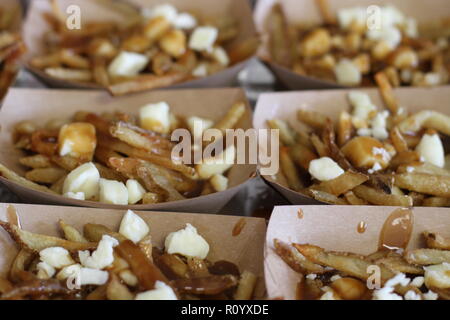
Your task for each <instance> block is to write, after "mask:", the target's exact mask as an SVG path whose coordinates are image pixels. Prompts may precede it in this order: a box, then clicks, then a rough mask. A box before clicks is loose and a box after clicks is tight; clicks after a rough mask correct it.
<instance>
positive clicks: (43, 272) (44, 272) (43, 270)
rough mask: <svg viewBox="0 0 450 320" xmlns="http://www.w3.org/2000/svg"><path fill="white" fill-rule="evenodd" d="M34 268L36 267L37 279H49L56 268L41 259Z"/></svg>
mask: <svg viewBox="0 0 450 320" xmlns="http://www.w3.org/2000/svg"><path fill="white" fill-rule="evenodd" d="M36 269H37V277H38V278H39V279H44V280H45V279H50V278H52V277H53V276H54V275H55V273H56V270H55V268H53V267H52V266H51V265H49V264H48V263H46V262H44V261H41V262H39V263H38V264H37V265H36Z"/></svg>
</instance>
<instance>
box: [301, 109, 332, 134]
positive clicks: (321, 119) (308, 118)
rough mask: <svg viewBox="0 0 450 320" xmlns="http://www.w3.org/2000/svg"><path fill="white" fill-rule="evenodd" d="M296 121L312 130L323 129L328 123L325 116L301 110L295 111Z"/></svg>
mask: <svg viewBox="0 0 450 320" xmlns="http://www.w3.org/2000/svg"><path fill="white" fill-rule="evenodd" d="M297 119H298V120H299V121H300V122H303V123H304V124H306V125H308V126H310V127H311V128H313V129H324V128H325V126H326V125H327V123H328V122H329V118H328V117H327V116H325V115H323V114H321V113H319V112H316V111H310V110H303V109H300V110H299V111H297Z"/></svg>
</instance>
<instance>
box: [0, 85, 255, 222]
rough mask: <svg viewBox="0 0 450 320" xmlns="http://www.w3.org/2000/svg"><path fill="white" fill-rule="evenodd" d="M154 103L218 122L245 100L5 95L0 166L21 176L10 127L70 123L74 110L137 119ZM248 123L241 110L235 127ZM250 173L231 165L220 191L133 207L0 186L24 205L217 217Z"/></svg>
mask: <svg viewBox="0 0 450 320" xmlns="http://www.w3.org/2000/svg"><path fill="white" fill-rule="evenodd" d="M159 101H166V102H167V103H168V104H169V105H170V106H171V110H172V111H173V112H174V113H175V114H177V115H180V116H194V115H196V116H200V117H205V118H209V119H212V120H219V119H220V118H221V117H222V116H223V115H224V114H226V112H227V111H228V110H229V108H230V107H231V106H232V104H233V103H235V102H238V101H247V99H246V97H245V94H244V92H243V91H242V90H241V89H212V90H175V91H152V92H146V93H141V94H134V95H130V96H126V97H119V98H112V97H111V96H110V95H109V94H108V93H106V92H102V91H76V90H41V89H39V90H38V89H11V90H10V92H9V94H8V96H7V97H6V99H5V102H4V105H3V108H2V109H1V110H0V128H1V130H0V146H1V148H0V163H2V164H4V165H5V166H6V167H8V168H9V169H11V170H14V171H15V172H17V173H18V174H20V175H24V174H25V168H24V167H22V166H21V165H20V164H19V162H18V160H19V158H20V157H22V156H23V153H22V151H20V150H17V149H15V148H14V145H13V143H12V138H11V134H12V130H13V127H14V125H15V124H16V123H17V122H20V121H22V120H33V121H35V122H36V123H38V124H41V125H42V126H43V125H44V124H45V123H46V122H47V121H48V120H50V119H54V118H65V117H70V116H72V115H73V114H74V113H75V112H76V111H79V110H87V111H92V112H96V113H102V112H104V111H113V110H119V111H120V110H121V111H124V112H130V113H134V114H137V113H138V110H139V108H140V107H142V106H143V105H145V104H147V103H151V102H159ZM251 117H252V112H251V109H250V107H248V104H247V113H246V115H245V116H244V118H243V119H242V120H241V122H240V123H239V124H238V127H240V128H243V129H248V128H251V127H252V124H251ZM255 172H256V165H235V166H234V167H233V168H231V169H230V171H229V174H228V178H229V187H230V188H229V189H228V190H226V191H223V192H220V193H214V194H211V195H207V196H201V197H197V198H192V199H187V200H181V201H174V202H166V203H160V204H155V205H134V206H117V205H107V204H101V203H99V202H92V201H79V200H73V199H67V198H64V197H63V196H59V195H53V194H48V193H45V192H40V191H35V190H31V189H29V188H25V187H23V186H21V185H19V184H16V183H14V182H11V181H8V180H6V179H5V178H3V177H0V182H2V183H3V184H5V185H6V186H7V187H8V188H9V189H10V190H11V191H12V192H14V193H15V194H17V195H18V196H19V197H20V198H21V199H22V200H24V201H25V202H27V203H36V204H55V205H71V206H88V207H95V208H115V209H124V208H133V209H139V210H160V211H190V212H198V213H217V212H218V211H219V210H220V209H221V208H222V207H223V206H225V204H226V203H227V202H229V201H230V200H231V198H232V197H233V196H234V195H235V194H236V193H238V192H239V191H240V190H241V189H242V188H244V184H245V183H246V182H247V181H248V180H250V179H251V177H253V176H254V173H255Z"/></svg>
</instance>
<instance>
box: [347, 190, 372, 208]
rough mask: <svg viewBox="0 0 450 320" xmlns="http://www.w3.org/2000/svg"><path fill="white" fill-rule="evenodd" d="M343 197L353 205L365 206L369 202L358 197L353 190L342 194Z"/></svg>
mask: <svg viewBox="0 0 450 320" xmlns="http://www.w3.org/2000/svg"><path fill="white" fill-rule="evenodd" d="M344 198H345V200H347V201H348V203H350V204H351V205H353V206H366V205H368V204H369V203H368V202H367V201H366V200H363V199H361V198H358V197H357V196H356V195H355V193H354V192H353V191H349V192H347V193H346V194H344Z"/></svg>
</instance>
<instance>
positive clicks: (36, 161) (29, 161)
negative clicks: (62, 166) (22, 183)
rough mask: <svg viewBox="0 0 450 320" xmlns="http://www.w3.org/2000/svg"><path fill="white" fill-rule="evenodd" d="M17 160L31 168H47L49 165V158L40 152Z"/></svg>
mask: <svg viewBox="0 0 450 320" xmlns="http://www.w3.org/2000/svg"><path fill="white" fill-rule="evenodd" d="M19 162H20V164H22V165H24V166H26V167H29V168H33V169H41V168H48V167H50V166H51V162H50V159H49V158H48V157H46V156H44V155H42V154H36V155H34V156H29V157H23V158H20V159H19Z"/></svg>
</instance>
